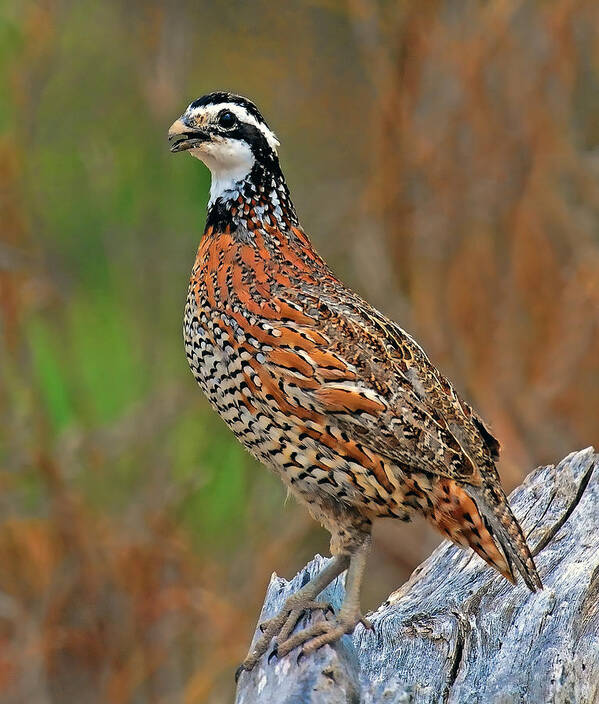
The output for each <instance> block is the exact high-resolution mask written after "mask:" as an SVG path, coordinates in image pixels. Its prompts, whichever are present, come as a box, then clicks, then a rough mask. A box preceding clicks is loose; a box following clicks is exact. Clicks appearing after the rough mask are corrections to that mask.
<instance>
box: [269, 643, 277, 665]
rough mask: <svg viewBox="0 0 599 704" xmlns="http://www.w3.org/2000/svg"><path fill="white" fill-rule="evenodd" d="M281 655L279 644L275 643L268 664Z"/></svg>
mask: <svg viewBox="0 0 599 704" xmlns="http://www.w3.org/2000/svg"><path fill="white" fill-rule="evenodd" d="M278 657H279V646H278V645H277V644H276V643H275V644H274V646H273V649H272V650H271V652H270V654H269V656H268V664H269V665H270V663H271V662H272V659H273V658H278Z"/></svg>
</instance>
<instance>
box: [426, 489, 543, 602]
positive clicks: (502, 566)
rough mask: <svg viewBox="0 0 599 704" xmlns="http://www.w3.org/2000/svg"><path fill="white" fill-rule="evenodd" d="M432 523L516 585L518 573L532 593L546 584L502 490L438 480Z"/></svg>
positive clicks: (431, 517) (431, 516)
mask: <svg viewBox="0 0 599 704" xmlns="http://www.w3.org/2000/svg"><path fill="white" fill-rule="evenodd" d="M434 491H435V493H436V494H437V501H434V502H433V505H434V508H433V510H432V514H431V515H430V520H431V521H432V522H433V523H434V524H435V525H436V527H437V528H438V529H440V530H441V532H442V533H444V534H445V535H447V536H448V537H449V538H450V539H451V540H452V541H453V542H454V543H457V544H458V545H461V546H463V547H470V548H472V549H473V550H474V551H475V552H476V553H477V554H478V555H480V557H482V558H483V560H485V562H487V564H489V565H491V567H494V568H495V569H496V570H497V571H498V572H500V573H501V574H502V575H503V576H504V577H505V578H506V579H508V580H509V581H510V582H512V583H513V584H515V583H516V573H519V574H520V575H521V576H522V578H523V579H524V582H525V583H526V586H527V587H528V588H529V589H530V590H531V591H533V592H535V591H537V589H542V588H543V584H542V583H541V579H540V577H539V574H538V572H537V568H536V566H535V563H534V560H533V558H532V555H531V552H530V549H529V547H528V544H527V542H526V538H525V537H524V533H523V532H522V528H521V527H520V525H519V523H518V521H517V520H516V518H515V517H514V514H513V513H512V510H511V509H510V506H509V504H508V501H507V497H506V495H505V494H504V492H503V490H502V489H501V487H500V486H489V485H483V486H480V487H476V486H472V485H469V484H468V485H464V484H458V483H457V482H455V481H453V480H451V479H439V480H438V481H437V483H436V486H435V487H434Z"/></svg>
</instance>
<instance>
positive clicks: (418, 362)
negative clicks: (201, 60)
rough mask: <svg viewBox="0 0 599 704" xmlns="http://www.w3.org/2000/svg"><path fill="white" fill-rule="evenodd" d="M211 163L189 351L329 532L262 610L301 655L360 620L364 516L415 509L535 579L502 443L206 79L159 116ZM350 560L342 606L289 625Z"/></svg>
mask: <svg viewBox="0 0 599 704" xmlns="http://www.w3.org/2000/svg"><path fill="white" fill-rule="evenodd" d="M169 141H170V142H171V151H173V152H180V151H188V152H189V153H190V154H192V156H195V157H196V158H198V159H200V160H201V161H203V162H204V164H206V166H207V167H208V168H209V169H210V171H211V174H212V185H211V189H210V200H209V203H208V215H207V220H206V229H205V232H204V236H203V238H202V241H201V244H200V246H199V249H198V253H197V257H196V260H195V264H194V267H193V271H192V274H191V281H190V284H189V293H188V297H187V304H186V306H185V319H184V337H185V349H186V352H187V358H188V360H189V365H190V366H191V370H192V372H193V374H194V376H195V378H196V380H197V381H198V383H199V385H200V386H201V388H202V390H203V391H204V393H205V394H206V396H207V397H208V400H209V401H210V403H211V405H212V406H213V408H214V409H215V410H216V411H217V412H218V413H219V414H220V415H221V416H222V417H223V419H224V420H225V422H226V423H227V424H228V425H229V427H230V428H231V430H232V431H233V432H234V433H235V435H236V436H237V438H238V439H239V441H240V442H241V443H242V444H243V445H244V447H246V448H247V449H248V450H249V452H251V453H252V455H254V457H256V458H257V459H258V460H260V461H261V462H263V463H264V464H265V465H267V466H268V467H270V468H271V469H273V470H274V471H275V472H276V473H277V474H278V475H279V476H280V478H281V479H282V481H283V482H284V483H285V484H286V485H287V487H288V488H289V489H290V491H291V492H292V493H293V494H294V495H295V497H296V498H297V499H298V500H299V501H300V502H302V503H304V504H305V505H306V506H307V508H308V510H309V511H310V513H311V514H312V516H313V517H314V518H315V519H316V520H318V521H320V523H321V524H322V525H323V526H324V527H325V528H326V529H327V530H328V531H329V532H330V533H331V553H332V555H333V560H332V561H331V562H330V563H329V565H328V566H327V567H326V568H325V569H324V571H323V572H322V573H321V574H319V575H318V576H317V577H316V578H315V579H313V580H312V581H311V582H309V583H308V584H306V585H305V586H304V587H303V588H302V589H300V590H299V591H298V592H297V593H296V594H294V595H292V596H291V597H290V598H289V599H288V601H287V602H286V604H285V606H284V608H283V609H282V610H281V612H280V613H279V614H278V615H277V616H276V617H275V618H273V619H271V620H270V621H268V622H267V623H266V624H263V628H264V634H263V636H262V637H261V638H260V640H259V641H258V643H257V644H256V646H255V648H254V649H253V650H251V651H250V653H248V656H247V658H246V660H245V661H244V663H243V665H242V668H245V669H248V670H249V669H251V668H252V667H253V666H254V665H255V663H256V662H257V661H258V659H259V658H260V657H261V655H262V654H263V653H264V652H265V651H266V649H267V648H268V646H269V644H270V642H271V640H272V639H273V637H274V638H275V639H276V641H275V644H276V645H277V654H278V656H279V657H282V656H284V655H285V654H287V653H288V652H289V651H290V650H291V649H293V648H295V647H297V646H300V645H301V646H303V652H304V653H309V652H311V651H313V650H315V649H316V648H319V647H320V646H322V645H324V644H325V643H331V642H332V641H334V640H335V639H337V638H339V637H340V636H341V635H343V634H344V633H350V632H351V631H352V630H353V629H354V627H355V626H356V624H357V623H358V622H360V621H362V622H364V623H366V622H365V619H363V617H362V615H361V612H360V605H359V591H360V582H361V580H362V576H363V573H364V566H365V561H366V555H367V553H368V550H369V547H370V535H371V526H372V521H373V519H375V518H378V517H386V516H392V517H396V518H399V519H402V520H408V519H409V517H410V515H412V514H413V513H415V512H420V513H421V514H423V515H424V516H425V517H426V518H427V519H428V520H429V521H430V522H431V523H432V524H433V525H434V526H435V527H436V528H437V529H438V530H439V531H440V532H441V533H442V534H443V535H444V536H446V537H448V538H449V539H450V540H452V541H453V542H454V543H457V544H458V545H461V546H464V547H470V548H472V549H473V550H474V551H475V552H476V553H478V555H480V556H481V557H482V558H483V560H485V561H486V562H487V563H488V564H489V565H491V566H492V567H494V568H495V569H496V570H498V571H499V572H500V573H501V574H502V575H503V576H504V577H506V578H507V579H509V580H510V581H511V582H515V581H516V573H519V574H520V575H521V576H522V578H523V579H524V582H525V583H526V584H527V586H528V587H529V588H530V589H531V590H533V591H534V590H536V589H540V588H541V587H542V584H541V580H540V579H539V576H538V574H537V570H536V568H535V564H534V562H533V559H532V556H531V553H530V551H529V548H528V546H527V544H526V539H525V537H524V535H523V533H522V530H521V528H520V526H519V525H518V522H517V521H516V519H515V518H514V516H513V514H512V512H511V510H510V507H509V505H508V502H507V499H506V496H505V493H504V492H503V489H502V488H501V484H500V480H499V476H498V474H497V471H496V469H495V461H496V460H497V458H498V455H499V443H498V442H497V440H496V439H495V438H494V437H493V435H492V434H491V432H490V431H489V430H488V428H487V427H486V426H485V424H484V423H483V421H482V420H481V418H480V417H479V416H478V415H477V414H476V413H475V412H474V411H473V410H472V408H471V407H470V406H469V405H468V404H467V403H466V402H464V401H463V400H462V399H461V398H460V397H459V396H458V394H457V393H456V391H455V390H454V388H453V386H452V385H451V384H450V382H449V381H448V380H447V379H446V378H445V377H444V376H443V375H442V374H441V373H440V372H439V371H438V370H437V369H436V368H435V367H434V366H433V364H432V363H431V362H430V361H429V359H428V357H427V356H426V354H425V353H424V352H423V350H422V349H421V348H420V347H419V345H418V344H417V343H416V342H415V341H414V340H413V339H412V337H410V335H408V333H406V332H405V331H404V330H402V329H401V328H400V327H399V326H398V325H397V324H396V323H394V322H393V321H391V320H389V319H388V318H387V317H385V316H384V315H383V314H382V313H380V312H379V311H377V310H376V309H375V308H373V307H372V306H371V305H369V304H368V303H367V302H366V301H365V300H364V299H362V298H360V296H358V295H357V294H356V293H354V292H353V291H351V290H350V289H349V288H348V287H347V286H345V285H344V284H343V283H342V282H341V281H339V279H338V278H337V277H336V276H335V275H334V274H333V272H332V271H331V270H330V269H329V267H328V266H327V264H326V263H325V262H324V261H323V259H322V258H321V257H320V256H319V255H318V254H317V252H316V251H315V250H314V248H313V247H312V245H311V243H310V240H309V239H308V237H307V236H306V234H305V232H304V231H303V229H302V227H301V225H300V223H299V220H298V217H297V215H296V212H295V209H294V207H293V203H292V202H291V198H290V195H289V189H288V188H287V185H286V183H285V178H284V177H283V173H282V172H281V168H280V166H279V158H278V155H277V147H278V145H279V142H278V141H277V139H276V137H275V135H274V134H273V132H272V131H271V130H270V129H269V127H268V125H267V124H266V122H265V120H264V118H263V117H262V115H261V114H260V112H259V110H258V109H257V107H256V106H255V105H254V103H252V102H251V101H250V100H248V99H247V98H243V97H241V96H238V95H233V94H230V93H224V92H219V93H211V94H209V95H205V96H204V97H202V98H199V99H198V100H195V101H194V102H193V103H191V104H190V105H189V107H188V108H187V110H186V111H185V112H184V114H183V115H182V116H181V117H180V118H179V119H178V120H177V121H176V122H175V123H174V124H173V125H172V126H171V128H170V130H169ZM346 569H347V576H346V597H345V601H344V602H343V605H342V608H341V610H340V612H339V614H338V615H337V617H336V618H334V619H331V620H327V621H324V622H320V623H317V624H316V625H314V626H313V627H311V628H307V629H304V630H302V631H300V632H299V633H295V634H292V631H293V628H294V626H295V625H296V623H297V621H298V620H299V618H300V616H301V614H302V612H303V611H304V610H306V609H314V608H323V607H324V605H323V604H322V603H320V602H318V601H316V599H317V597H318V594H319V593H320V592H321V591H322V590H323V589H324V587H325V586H326V585H327V584H329V583H330V582H331V581H332V580H333V579H334V578H335V577H336V576H338V575H339V574H341V573H342V572H343V571H344V570H346Z"/></svg>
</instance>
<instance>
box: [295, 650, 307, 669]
mask: <svg viewBox="0 0 599 704" xmlns="http://www.w3.org/2000/svg"><path fill="white" fill-rule="evenodd" d="M305 657H306V653H304V649H303V648H300V651H299V653H298V654H297V658H296V660H295V664H296V665H299V664H300V660H301V659H302V658H305Z"/></svg>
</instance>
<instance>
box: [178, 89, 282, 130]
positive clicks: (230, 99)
mask: <svg viewBox="0 0 599 704" xmlns="http://www.w3.org/2000/svg"><path fill="white" fill-rule="evenodd" d="M220 103H231V104H232V105H239V107H242V108H245V110H247V112H248V114H249V115H251V116H252V117H253V118H254V119H255V120H256V121H257V122H261V123H262V124H263V125H265V126H266V127H268V125H267V124H266V120H265V119H264V118H263V117H262V115H261V113H260V110H258V108H257V107H256V106H255V105H254V103H252V101H251V100H248V99H247V98H244V97H243V96H242V95H235V94H234V93H225V92H222V91H221V92H218V93H208V94H207V95H203V96H202V97H201V98H198V99H197V100H194V101H193V103H191V105H190V107H191V108H203V107H206V106H207V105H219V104H220Z"/></svg>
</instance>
